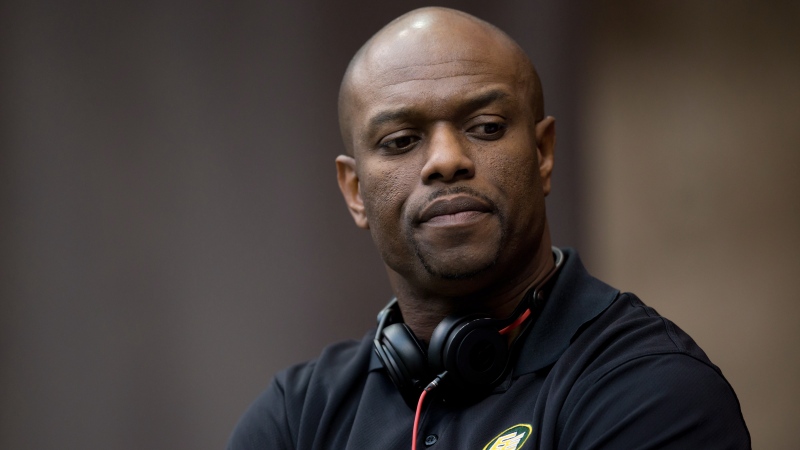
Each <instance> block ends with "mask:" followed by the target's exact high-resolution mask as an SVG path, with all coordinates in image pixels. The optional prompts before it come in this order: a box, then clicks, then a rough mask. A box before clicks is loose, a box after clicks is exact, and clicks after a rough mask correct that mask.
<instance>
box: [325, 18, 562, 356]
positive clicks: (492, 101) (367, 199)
mask: <svg viewBox="0 0 800 450" xmlns="http://www.w3.org/2000/svg"><path fill="white" fill-rule="evenodd" d="M339 118H340V127H341V130H342V137H343V139H344V143H345V147H346V148H347V151H348V154H347V155H341V156H339V157H338V158H337V159H336V167H337V174H338V180H339V186H340V188H341V191H342V194H343V196H344V199H345V201H346V203H347V206H348V208H349V210H350V213H351V214H352V216H353V219H354V221H355V223H356V225H357V226H359V227H361V228H364V229H368V230H370V232H371V234H372V238H373V240H374V242H375V245H376V247H377V248H378V251H379V252H380V254H381V257H382V258H383V261H384V263H385V265H386V270H387V273H388V275H389V280H390V283H391V285H392V288H393V290H394V292H395V295H397V298H398V302H399V304H400V308H401V310H402V312H403V317H404V320H405V322H406V324H408V326H409V327H410V328H411V329H412V330H413V331H414V334H416V335H417V337H418V338H419V339H421V340H423V341H427V340H428V339H429V338H430V335H431V333H432V331H433V328H434V327H435V326H436V324H438V323H439V321H441V320H442V319H443V318H444V317H445V316H446V315H448V314H450V313H453V312H457V311H466V310H471V311H475V310H480V311H483V312H487V313H489V314H491V315H493V316H495V317H505V316H508V315H509V314H510V313H511V311H513V309H514V307H515V306H516V305H517V304H518V303H519V301H521V300H522V297H523V296H524V294H525V292H526V291H527V290H528V289H529V288H531V287H532V286H535V285H536V283H537V282H538V281H539V280H541V279H542V278H543V277H544V276H546V274H547V273H548V272H549V271H550V270H551V269H552V267H553V259H552V255H551V252H550V245H551V244H550V234H549V230H548V225H547V219H546V216H545V202H544V198H545V196H546V195H547V194H548V193H549V191H550V177H551V173H552V168H553V151H554V146H555V121H554V119H553V118H552V117H543V106H542V95H541V86H540V83H539V79H538V76H537V75H536V72H535V70H534V68H533V66H532V65H531V63H530V61H529V60H528V58H527V57H526V56H525V54H524V52H522V50H521V49H520V48H519V46H518V45H517V44H516V43H514V42H513V41H512V40H511V39H510V38H509V37H508V36H507V35H505V34H504V33H503V32H502V31H500V30H498V29H497V28H495V27H493V26H492V25H489V24H487V23H485V22H483V21H480V20H479V19H476V18H474V17H472V16H469V15H467V14H464V13H461V12H458V11H454V10H450V9H444V8H423V9H419V10H415V11H412V12H410V13H408V14H406V15H404V16H401V17H400V18H398V19H396V20H395V21H393V22H392V23H390V24H389V25H387V26H386V27H384V28H383V29H382V30H381V31H379V32H378V33H377V34H376V35H375V36H373V37H372V38H371V39H370V40H369V41H368V42H367V43H366V44H365V45H364V46H363V47H362V48H361V49H360V50H359V51H358V53H357V54H356V56H355V57H354V58H353V61H352V62H351V64H350V66H349V68H348V70H347V72H346V74H345V77H344V80H343V81H342V87H341V91H340V96H339Z"/></svg>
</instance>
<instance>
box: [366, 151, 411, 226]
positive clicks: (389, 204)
mask: <svg viewBox="0 0 800 450" xmlns="http://www.w3.org/2000/svg"><path fill="white" fill-rule="evenodd" d="M359 179H360V180H361V197H362V199H363V200H364V207H365V209H366V214H367V218H368V219H369V223H370V229H372V230H373V233H374V232H379V233H380V232H382V231H385V230H393V229H395V228H397V227H399V226H400V222H401V220H402V213H403V206H404V205H405V202H406V198H407V196H408V193H409V192H410V187H409V186H408V184H409V182H408V177H407V176H406V174H405V173H404V172H403V171H402V170H395V169H393V168H392V167H390V166H389V165H386V164H384V165H382V166H381V167H377V168H373V167H365V168H364V170H363V174H362V175H361V176H360V177H359Z"/></svg>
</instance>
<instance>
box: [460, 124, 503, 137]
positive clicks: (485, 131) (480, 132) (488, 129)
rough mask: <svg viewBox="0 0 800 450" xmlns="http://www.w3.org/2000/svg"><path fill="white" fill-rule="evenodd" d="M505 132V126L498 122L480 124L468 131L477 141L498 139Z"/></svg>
mask: <svg viewBox="0 0 800 450" xmlns="http://www.w3.org/2000/svg"><path fill="white" fill-rule="evenodd" d="M505 131H506V124H504V123H498V122H488V123H482V124H480V125H475V126H474V127H472V128H470V129H469V132H470V134H473V135H474V136H475V137H477V138H479V139H485V140H490V141H491V140H495V139H500V138H501V137H502V136H503V134H504V133H505Z"/></svg>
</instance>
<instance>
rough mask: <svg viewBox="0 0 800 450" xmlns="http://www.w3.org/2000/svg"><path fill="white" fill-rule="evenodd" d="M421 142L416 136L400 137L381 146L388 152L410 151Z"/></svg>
mask: <svg viewBox="0 0 800 450" xmlns="http://www.w3.org/2000/svg"><path fill="white" fill-rule="evenodd" d="M418 141H419V138H418V137H416V136H400V137H396V138H394V139H390V140H388V141H385V142H382V143H381V144H380V146H381V148H385V149H388V150H393V151H396V150H410V149H411V147H413V146H414V144H416V143H417V142H418Z"/></svg>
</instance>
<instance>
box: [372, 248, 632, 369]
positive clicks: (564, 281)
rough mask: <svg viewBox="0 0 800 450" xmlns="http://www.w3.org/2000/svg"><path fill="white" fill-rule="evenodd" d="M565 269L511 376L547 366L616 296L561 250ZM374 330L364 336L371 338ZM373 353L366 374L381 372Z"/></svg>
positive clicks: (574, 255)
mask: <svg viewBox="0 0 800 450" xmlns="http://www.w3.org/2000/svg"><path fill="white" fill-rule="evenodd" d="M563 252H564V266H563V267H562V268H561V269H560V270H559V272H558V273H557V274H556V275H554V277H555V280H551V282H550V284H552V288H551V289H550V292H549V294H546V296H545V304H544V307H543V308H542V309H541V313H540V315H539V318H538V319H536V322H535V323H534V324H533V328H532V329H531V330H530V331H529V332H528V333H526V335H525V336H523V337H522V339H524V341H523V342H522V349H521V350H520V353H519V355H518V356H517V360H516V364H515V366H514V375H523V374H526V373H531V372H535V371H537V370H539V369H542V368H544V367H547V366H549V365H551V364H553V363H554V362H556V361H557V360H558V358H559V357H561V355H562V354H563V353H564V351H566V350H567V347H569V344H570V342H571V341H572V337H573V336H574V335H575V333H576V332H577V331H578V329H580V327H581V326H582V325H583V324H585V323H586V322H589V321H590V320H592V319H594V318H595V317H597V315H599V314H600V313H601V312H603V311H604V310H605V309H606V308H607V307H608V306H609V305H610V304H611V303H612V302H613V301H614V299H615V298H617V295H619V291H618V290H617V289H614V288H612V287H611V286H609V285H607V284H605V283H603V282H602V281H600V280H598V279H597V278H594V277H592V276H591V275H589V272H587V271H586V268H585V267H584V266H583V262H581V258H580V256H578V252H577V251H575V250H574V249H571V248H566V249H563ZM374 336H375V331H374V330H373V331H370V332H369V333H368V335H367V337H369V338H374ZM382 368H383V366H382V365H381V362H380V360H379V359H378V357H377V355H375V352H374V351H373V352H372V356H371V358H370V362H369V371H370V372H372V371H373V370H378V369H382Z"/></svg>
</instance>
